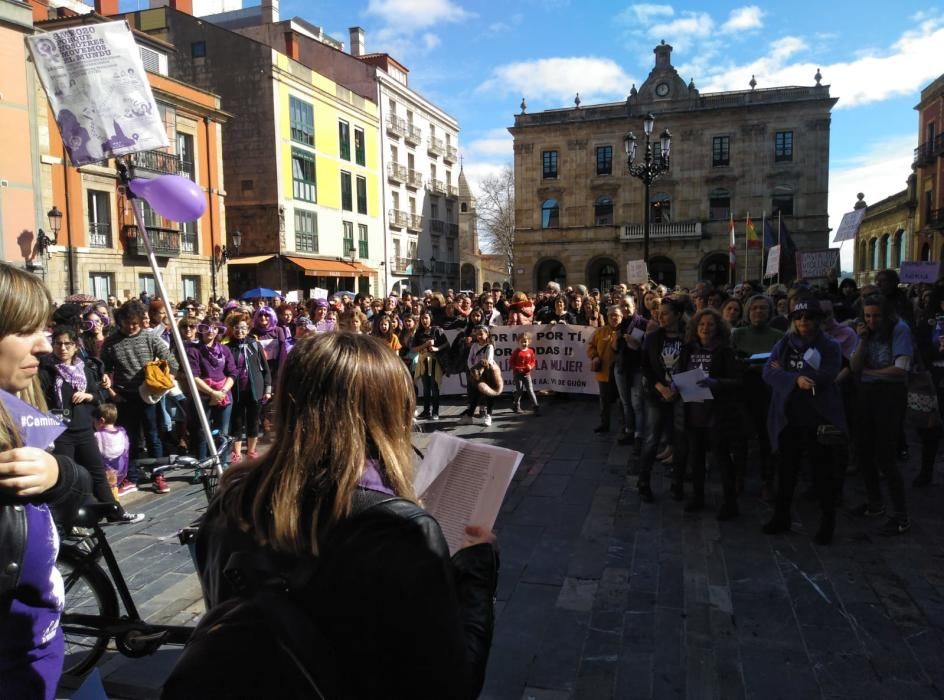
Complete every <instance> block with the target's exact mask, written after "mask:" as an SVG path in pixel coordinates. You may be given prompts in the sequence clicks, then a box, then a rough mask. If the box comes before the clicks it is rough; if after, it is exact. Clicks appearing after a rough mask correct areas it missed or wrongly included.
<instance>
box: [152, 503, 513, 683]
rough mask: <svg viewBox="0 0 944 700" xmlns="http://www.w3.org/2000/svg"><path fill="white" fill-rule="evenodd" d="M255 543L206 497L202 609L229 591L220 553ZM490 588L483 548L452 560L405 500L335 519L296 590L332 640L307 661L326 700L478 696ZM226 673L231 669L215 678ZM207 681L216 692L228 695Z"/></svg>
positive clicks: (493, 582)
mask: <svg viewBox="0 0 944 700" xmlns="http://www.w3.org/2000/svg"><path fill="white" fill-rule="evenodd" d="M364 493H365V492H362V491H359V492H358V495H357V496H356V497H355V498H363V497H364V496H363V494H364ZM356 503H357V501H355V512H357V511H358V509H357V506H356ZM214 506H216V507H214ZM257 547H258V545H256V544H255V543H254V542H253V540H252V538H251V536H250V535H249V534H247V533H244V532H241V531H239V530H238V529H237V528H236V527H235V526H232V525H229V524H228V523H227V521H226V519H225V516H223V515H222V513H221V511H220V509H219V507H218V502H217V503H216V504H214V505H211V507H210V508H209V509H208V511H207V516H206V519H205V520H204V522H203V524H202V525H201V528H200V534H199V537H198V539H197V546H196V559H197V568H198V571H199V574H200V579H201V581H202V583H203V590H204V595H205V597H206V603H207V607H208V609H209V608H212V607H213V606H214V605H215V604H217V603H219V602H221V601H224V600H226V599H228V598H229V597H231V596H232V595H233V592H232V589H231V588H230V585H229V582H228V580H227V579H226V578H225V577H224V576H223V571H224V569H225V567H226V564H227V562H228V560H229V557H230V555H231V554H232V553H233V552H234V551H245V550H250V549H254V548H257ZM497 584H498V556H497V553H496V551H495V549H494V548H493V547H492V546H491V545H488V544H480V545H476V546H474V547H468V548H466V549H462V550H460V551H459V552H457V553H456V555H455V556H453V557H450V556H449V548H448V546H447V545H446V541H445V539H444V538H443V534H442V531H441V529H440V527H439V523H437V522H436V520H435V519H434V518H433V517H432V516H431V515H429V514H428V513H427V512H426V511H424V510H422V509H421V508H420V507H418V506H416V505H414V504H413V503H411V502H409V501H406V500H403V499H395V500H393V501H388V502H386V503H382V504H381V505H378V506H374V507H372V508H369V509H367V510H363V511H362V512H357V514H356V515H355V516H353V517H351V518H348V519H347V520H345V521H343V522H342V523H341V524H339V525H337V526H335V527H334V528H333V529H332V530H331V531H330V532H329V533H327V534H326V535H325V537H324V541H323V544H322V546H321V554H320V557H319V567H318V573H317V575H316V576H315V577H314V578H313V580H312V582H311V583H310V584H309V586H308V587H306V589H305V596H304V597H305V600H306V601H310V614H311V615H312V617H313V619H314V624H315V625H316V627H317V629H318V630H319V632H320V633H321V634H323V635H324V636H325V637H326V638H327V640H329V642H330V644H331V646H332V648H333V653H332V659H331V663H327V660H326V661H325V663H324V664H322V665H321V666H322V667H321V668H319V669H317V672H318V674H319V678H318V681H319V684H321V686H322V689H323V690H324V691H326V692H325V697H327V698H347V699H350V700H354V699H360V698H365V699H366V698H381V697H382V698H411V699H413V698H436V699H437V700H441V699H442V698H450V700H462V699H464V698H477V697H478V695H479V693H480V692H481V689H482V686H483V684H484V680H485V666H486V662H487V660H488V652H489V647H490V646H491V640H492V630H493V627H494V596H495V590H496V587H497ZM207 672H208V670H207V669H206V668H204V675H206V673H207ZM227 675H232V669H231V667H230V670H229V671H227V670H225V669H224V670H223V672H222V673H221V674H220V680H219V683H221V684H222V683H224V682H225V678H224V677H225V676H227ZM216 688H217V692H218V693H219V694H218V695H217V696H218V697H230V695H228V694H227V692H226V690H225V689H224V688H223V687H222V686H221V685H217V686H216ZM166 690H167V689H166V688H165V691H166ZM290 695H291V694H290V693H288V691H286V697H288V696H290ZM232 696H233V697H237V696H238V695H232ZM165 697H177V696H174V695H172V694H171V695H167V694H166V693H165ZM240 697H241V696H240Z"/></svg>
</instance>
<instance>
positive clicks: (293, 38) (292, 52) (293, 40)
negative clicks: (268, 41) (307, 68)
mask: <svg viewBox="0 0 944 700" xmlns="http://www.w3.org/2000/svg"><path fill="white" fill-rule="evenodd" d="M285 55H286V56H288V57H289V58H294V59H295V60H296V61H297V60H298V56H299V52H298V35H297V34H296V33H295V32H285Z"/></svg>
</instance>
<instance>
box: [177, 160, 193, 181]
mask: <svg viewBox="0 0 944 700" xmlns="http://www.w3.org/2000/svg"><path fill="white" fill-rule="evenodd" d="M180 174H181V175H183V176H184V177H186V178H190V179H191V180H193V179H195V177H196V171H195V170H194V167H193V161H190V160H183V159H181V161H180Z"/></svg>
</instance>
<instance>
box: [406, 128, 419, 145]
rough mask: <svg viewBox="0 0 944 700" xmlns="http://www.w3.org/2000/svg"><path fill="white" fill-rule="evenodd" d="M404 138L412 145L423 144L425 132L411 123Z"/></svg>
mask: <svg viewBox="0 0 944 700" xmlns="http://www.w3.org/2000/svg"><path fill="white" fill-rule="evenodd" d="M403 138H404V139H405V140H406V142H407V143H412V144H413V145H416V144H418V143H422V141H423V131H422V130H421V129H420V128H419V127H416V126H413V125H412V124H410V123H407V125H406V134H404V136H403Z"/></svg>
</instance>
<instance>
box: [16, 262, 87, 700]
mask: <svg viewBox="0 0 944 700" xmlns="http://www.w3.org/2000/svg"><path fill="white" fill-rule="evenodd" d="M0 309H2V310H3V311H2V313H0V389H2V390H3V392H6V393H3V394H0V552H2V556H3V569H2V570H0V697H4V698H29V699H32V698H54V697H55V695H56V685H57V684H58V682H59V675H60V674H61V673H62V658H63V642H62V632H61V630H60V629H59V615H60V614H61V612H62V604H63V594H62V579H61V578H60V576H59V572H58V571H57V570H56V555H57V554H58V551H59V538H58V536H57V535H56V529H55V526H54V525H53V520H52V515H51V514H50V511H49V506H50V505H55V506H61V507H62V508H64V509H68V508H71V507H74V506H75V505H77V504H78V503H80V502H81V501H82V500H84V499H85V498H88V497H90V494H89V493H88V491H89V486H90V482H89V479H88V475H87V474H85V473H84V470H82V469H80V468H79V467H78V466H76V464H75V463H74V462H73V461H72V460H71V459H69V458H68V457H57V456H54V455H51V454H49V453H48V452H46V450H45V449H43V447H45V445H46V444H48V443H49V442H51V439H49V438H51V437H54V436H50V435H48V434H47V435H46V436H43V437H41V440H40V441H41V442H43V443H45V444H43V445H30V446H27V445H26V439H27V436H26V435H25V434H24V432H23V431H21V429H20V426H22V425H23V423H24V421H22V420H19V421H18V420H16V417H17V414H18V413H19V414H21V417H22V418H26V416H23V415H22V411H20V408H19V407H18V406H17V405H16V404H15V398H14V397H13V396H11V395H15V396H16V397H18V398H19V399H20V400H21V401H25V402H26V403H28V404H30V405H31V406H34V407H36V408H38V409H39V410H40V411H45V408H46V405H45V401H44V399H43V395H42V388H41V386H40V383H39V376H38V373H39V357H40V356H41V355H44V354H46V353H49V352H50V351H51V349H52V348H51V347H50V345H49V341H47V340H46V333H45V329H46V322H47V320H48V319H49V314H50V311H51V309H52V299H51V298H50V296H49V292H48V291H47V290H46V288H45V287H44V286H43V283H42V282H41V281H40V280H39V278H38V277H36V276H35V275H31V274H30V273H28V272H24V271H23V270H19V269H17V268H15V267H13V266H12V265H8V264H6V263H3V262H0ZM27 422H28V421H27ZM33 422H35V421H33Z"/></svg>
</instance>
